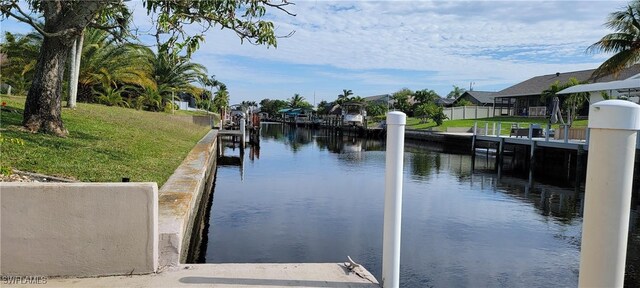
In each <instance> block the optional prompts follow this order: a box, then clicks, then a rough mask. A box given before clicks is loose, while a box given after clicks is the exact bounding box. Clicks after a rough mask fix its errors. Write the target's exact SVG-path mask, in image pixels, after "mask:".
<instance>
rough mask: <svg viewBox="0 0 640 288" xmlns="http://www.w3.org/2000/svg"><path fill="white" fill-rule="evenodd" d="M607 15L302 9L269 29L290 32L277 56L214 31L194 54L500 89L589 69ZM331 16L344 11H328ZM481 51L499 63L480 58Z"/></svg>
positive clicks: (555, 7)
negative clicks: (480, 81) (437, 78)
mask: <svg viewBox="0 0 640 288" xmlns="http://www.w3.org/2000/svg"><path fill="white" fill-rule="evenodd" d="M620 3H623V2H620ZM617 6H619V5H615V4H613V3H612V2H593V1H589V2H567V1H554V2H540V1H526V2H517V3H513V2H498V1H484V2H460V1H456V2H430V1H381V2H347V1H341V2H337V3H336V2H326V1H316V2H312V1H308V2H307V1H304V2H299V3H297V5H296V8H295V12H296V13H297V15H298V16H296V17H295V18H293V17H286V16H282V15H279V16H274V19H275V22H276V23H277V26H278V27H279V30H281V31H284V33H286V32H288V31H291V30H295V31H296V33H295V35H294V36H293V37H291V38H288V39H281V40H280V42H279V48H278V49H265V48H264V47H255V46H250V45H244V46H238V45H236V44H237V42H238V41H237V40H236V39H234V38H235V35H232V34H231V33H227V32H219V31H216V32H215V33H210V35H208V37H207V43H206V44H205V45H204V47H203V49H205V50H207V51H209V52H210V53H214V54H219V55H240V56H247V57H254V58H264V59H270V60H277V61H282V62H286V63H294V64H312V65H331V66H334V67H339V68H345V69H355V70H360V69H407V70H415V71H437V72H440V73H444V74H457V73H461V74H464V75H468V76H472V77H473V74H476V75H477V76H476V77H479V76H482V75H486V74H487V73H491V74H493V75H494V76H496V77H498V78H502V79H504V82H510V81H517V80H518V79H521V77H522V75H523V74H525V73H528V74H531V73H549V71H556V70H558V69H560V70H567V69H573V68H574V67H575V68H579V69H582V68H584V67H587V68H591V67H593V66H594V65H597V63H598V62H599V61H600V57H592V56H590V55H585V54H583V51H584V49H585V48H586V47H587V46H588V45H589V44H591V43H593V42H595V41H597V40H598V39H599V38H600V37H601V36H602V35H604V34H605V33H607V30H606V29H604V28H603V27H602V23H603V22H604V20H605V17H606V15H607V13H609V12H610V11H613V10H614V9H615V7H617ZM336 7H350V8H351V7H352V8H353V9H349V10H340V11H337V12H335V11H334V10H336ZM338 10H339V9H338ZM519 49H525V50H526V51H520V52H517V51H518V50H519ZM514 51H515V52H514ZM483 52H490V54H491V53H498V54H503V55H501V56H500V57H498V56H492V57H487V55H486V54H485V55H483ZM536 57H540V58H538V59H536ZM546 57H553V58H560V59H562V58H563V57H572V58H577V60H574V61H571V62H573V63H576V62H578V63H582V64H570V65H559V64H556V63H547V62H548V61H547V60H546V59H545V58H546ZM530 58H532V59H530ZM496 68H498V69H496ZM562 68H563V69H562ZM522 71H528V72H524V73H523V72H522ZM443 80H446V79H443ZM449 80H453V79H449Z"/></svg>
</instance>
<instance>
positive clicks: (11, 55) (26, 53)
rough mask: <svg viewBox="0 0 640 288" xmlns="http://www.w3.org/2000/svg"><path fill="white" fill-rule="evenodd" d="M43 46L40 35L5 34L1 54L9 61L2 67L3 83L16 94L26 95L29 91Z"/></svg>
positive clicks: (0, 71)
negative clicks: (9, 86)
mask: <svg viewBox="0 0 640 288" xmlns="http://www.w3.org/2000/svg"><path fill="white" fill-rule="evenodd" d="M41 45H42V35H41V34H40V33H35V32H32V33H29V34H27V35H16V34H12V33H10V32H5V34H4V43H2V44H0V52H1V53H2V54H4V55H5V56H6V57H7V59H6V61H4V62H3V63H2V66H1V67H0V75H1V78H2V81H3V82H5V83H7V84H9V85H11V87H12V89H13V91H14V93H15V94H25V93H26V92H27V91H28V90H29V86H31V79H33V74H34V72H35V70H34V68H35V65H36V62H37V61H38V54H39V52H40V46H41Z"/></svg>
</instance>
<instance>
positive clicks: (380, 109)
mask: <svg viewBox="0 0 640 288" xmlns="http://www.w3.org/2000/svg"><path fill="white" fill-rule="evenodd" d="M365 109H367V116H371V117H376V116H382V115H384V114H385V113H387V110H388V108H387V105H386V104H383V103H369V104H368V105H367V107H365Z"/></svg>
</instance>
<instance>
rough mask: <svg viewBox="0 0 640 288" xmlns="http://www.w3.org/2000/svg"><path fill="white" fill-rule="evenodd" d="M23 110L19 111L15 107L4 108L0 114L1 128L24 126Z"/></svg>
mask: <svg viewBox="0 0 640 288" xmlns="http://www.w3.org/2000/svg"><path fill="white" fill-rule="evenodd" d="M23 112H24V110H23V109H18V108H15V107H8V108H2V112H0V124H2V125H0V126H2V127H7V126H11V125H14V126H21V125H22V113H23Z"/></svg>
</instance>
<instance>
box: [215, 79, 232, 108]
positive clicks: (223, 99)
mask: <svg viewBox="0 0 640 288" xmlns="http://www.w3.org/2000/svg"><path fill="white" fill-rule="evenodd" d="M228 106H229V91H227V86H226V85H224V84H222V85H220V88H219V89H218V91H217V92H216V93H215V97H214V98H213V109H214V111H220V109H222V108H226V107H228Z"/></svg>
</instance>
